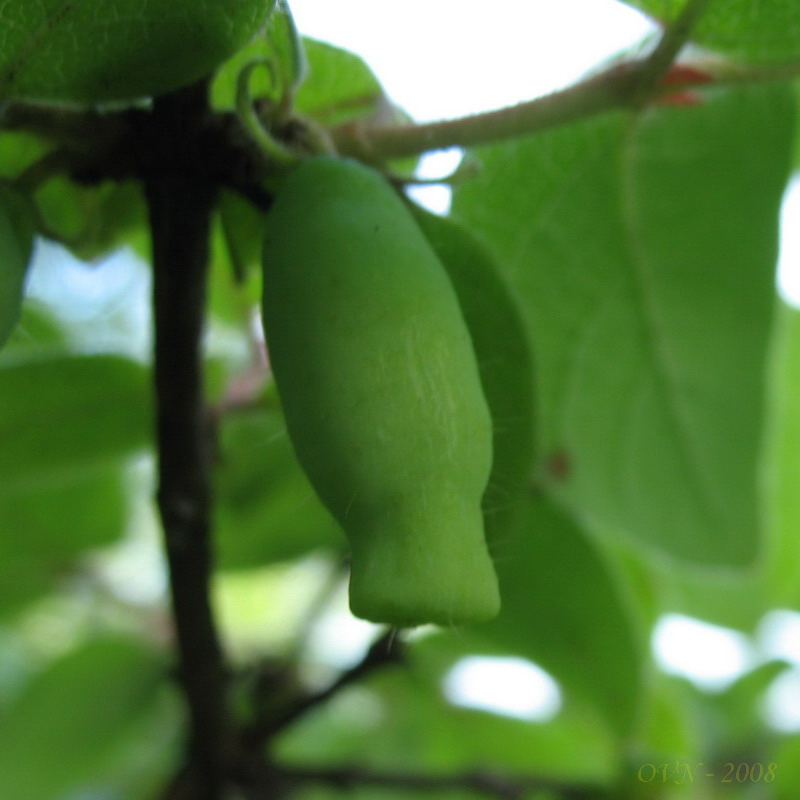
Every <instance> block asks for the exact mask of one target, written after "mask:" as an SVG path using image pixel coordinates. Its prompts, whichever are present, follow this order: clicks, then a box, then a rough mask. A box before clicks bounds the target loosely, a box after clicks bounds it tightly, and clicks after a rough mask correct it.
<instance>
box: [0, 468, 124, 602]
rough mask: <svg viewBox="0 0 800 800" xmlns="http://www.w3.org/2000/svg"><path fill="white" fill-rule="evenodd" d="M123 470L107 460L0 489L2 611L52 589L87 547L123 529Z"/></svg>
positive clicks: (112, 537)
mask: <svg viewBox="0 0 800 800" xmlns="http://www.w3.org/2000/svg"><path fill="white" fill-rule="evenodd" d="M126 521H127V502H126V496H125V486H124V482H123V470H122V468H121V465H119V464H113V465H111V464H107V463H106V464H103V465H102V466H101V467H99V468H95V469H93V470H91V471H89V472H88V473H87V472H83V471H81V472H79V473H78V474H62V475H61V476H59V478H58V479H56V480H51V481H48V482H47V483H45V484H41V483H39V484H35V485H32V486H31V485H29V486H23V487H18V488H16V489H14V488H9V487H8V486H4V487H3V488H2V490H0V617H2V616H9V615H11V614H13V613H15V612H17V611H19V610H20V609H21V608H22V607H23V606H24V605H26V604H28V603H30V602H31V601H32V600H34V599H36V598H37V597H38V596H40V595H42V594H44V593H46V592H49V591H52V589H53V588H54V586H55V585H56V584H57V582H58V581H59V579H60V578H62V577H65V576H67V575H68V574H69V569H70V567H71V566H72V564H73V562H74V561H75V559H77V558H78V557H80V556H81V555H83V554H84V553H85V552H86V551H87V550H90V549H92V548H97V547H102V546H106V545H109V544H112V543H113V542H114V541H116V540H117V539H119V537H120V536H121V535H122V534H123V533H124V530H125V523H126Z"/></svg>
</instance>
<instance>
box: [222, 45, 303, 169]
mask: <svg viewBox="0 0 800 800" xmlns="http://www.w3.org/2000/svg"><path fill="white" fill-rule="evenodd" d="M257 67H263V68H265V69H266V70H267V72H268V73H269V76H270V79H271V80H272V83H273V85H277V83H278V81H277V79H276V74H275V67H274V65H273V64H272V62H270V61H268V60H266V59H257V60H255V61H250V62H248V63H247V64H245V65H244V66H243V67H242V69H241V70H240V72H239V74H238V76H237V77H236V110H237V112H238V114H239V117H240V118H241V120H242V122H243V124H244V126H245V128H247V130H248V132H249V133H250V135H251V136H252V137H253V139H254V140H255V141H256V142H257V143H258V145H259V146H260V147H261V148H262V150H263V151H264V152H265V153H266V154H267V155H268V156H269V157H270V159H272V160H273V161H275V162H276V163H278V164H282V165H286V166H289V165H292V164H295V163H297V161H298V158H297V156H295V155H294V154H293V153H292V152H291V151H290V150H288V149H287V148H286V147H284V146H283V145H282V144H281V143H280V142H279V141H278V140H277V139H275V137H274V136H273V135H272V134H271V133H270V131H269V129H268V128H267V127H266V126H265V125H264V123H263V121H262V120H261V118H260V117H259V115H258V113H257V112H256V108H255V104H254V102H253V95H252V92H251V91H250V78H251V76H252V74H253V71H254V70H255V69H256V68H257Z"/></svg>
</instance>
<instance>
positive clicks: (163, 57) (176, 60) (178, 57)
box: [0, 0, 275, 103]
mask: <svg viewBox="0 0 800 800" xmlns="http://www.w3.org/2000/svg"><path fill="white" fill-rule="evenodd" d="M274 1H275V0H140V2H137V3H132V2H131V1H130V0H38V1H37V2H30V0H8V2H4V3H0V97H4V98H15V99H24V100H45V101H67V102H74V103H99V102H107V101H125V100H135V99H137V98H141V97H149V96H154V95H158V94H164V93H166V92H170V91H173V90H175V89H179V88H180V87H181V86H186V85H188V84H190V83H193V82H194V81H197V80H200V79H201V78H204V77H205V76H207V75H209V74H211V73H212V72H213V71H214V70H215V69H216V68H217V66H218V65H219V64H221V63H222V62H223V61H224V60H225V59H227V58H228V57H230V56H231V55H233V54H234V53H235V52H236V51H237V50H238V49H239V48H240V47H241V46H243V45H244V44H245V43H247V41H249V40H250V39H251V38H252V36H253V35H254V34H255V33H256V31H257V30H258V29H259V28H260V27H261V26H262V25H263V24H264V23H265V21H266V19H267V17H268V15H269V12H270V10H271V9H272V6H273V5H274Z"/></svg>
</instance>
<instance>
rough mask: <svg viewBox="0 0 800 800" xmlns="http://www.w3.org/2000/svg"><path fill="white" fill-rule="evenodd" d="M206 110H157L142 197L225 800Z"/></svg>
mask: <svg viewBox="0 0 800 800" xmlns="http://www.w3.org/2000/svg"><path fill="white" fill-rule="evenodd" d="M206 110H207V106H206V96H205V88H204V87H192V88H190V89H189V90H184V91H182V92H178V93H175V94H174V95H167V96H164V97H161V98H158V99H157V100H156V101H155V103H154V109H153V117H152V130H151V131H150V136H149V137H148V139H149V141H148V142H147V144H148V145H149V146H150V148H152V150H151V152H150V154H149V155H150V156H152V157H153V166H152V170H151V174H149V176H148V177H147V178H146V179H145V195H146V197H147V203H148V209H149V215H150V226H151V232H152V241H153V273H154V277H153V282H154V290H153V304H154V311H155V390H156V403H157V420H156V423H157V424H156V428H157V444H158V473H159V488H158V506H159V511H160V513H161V518H162V522H163V526H164V534H165V543H166V551H167V560H168V564H169V573H170V592H171V596H172V606H173V613H174V618H175V628H176V633H177V641H178V654H179V678H180V682H181V686H182V688H183V691H184V694H185V697H186V702H187V705H188V709H189V745H188V746H189V752H188V762H189V771H190V773H191V775H192V776H193V778H194V780H193V783H194V788H193V791H194V792H195V793H194V794H193V795H192V797H193V800H221V798H222V783H223V777H222V776H223V760H224V750H225V740H226V726H227V720H226V709H225V669H224V665H223V659H222V652H221V647H220V643H219V641H218V637H217V630H216V626H215V623H214V618H213V613H212V609H211V605H210V599H209V589H210V586H209V584H210V576H211V569H212V556H211V543H210V524H211V523H210V517H211V488H210V487H211V482H210V459H209V441H208V427H207V417H206V412H205V408H204V404H203V373H202V355H201V341H202V334H203V319H204V312H205V296H206V273H207V269H208V238H209V229H210V221H211V214H212V210H213V207H214V200H215V197H216V187H215V186H214V185H213V184H210V183H208V182H207V181H206V180H205V179H204V178H203V177H202V176H195V177H193V176H192V174H191V171H190V170H191V166H190V165H191V159H192V158H193V154H192V153H191V152H190V151H191V147H187V145H186V142H187V141H191V140H192V138H193V137H196V136H197V135H198V130H200V129H202V127H203V124H204V120H205V114H206ZM186 151H189V152H186Z"/></svg>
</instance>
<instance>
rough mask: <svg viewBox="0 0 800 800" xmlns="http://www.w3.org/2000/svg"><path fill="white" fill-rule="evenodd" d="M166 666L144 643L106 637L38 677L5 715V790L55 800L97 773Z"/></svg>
mask: <svg viewBox="0 0 800 800" xmlns="http://www.w3.org/2000/svg"><path fill="white" fill-rule="evenodd" d="M161 672H162V666H161V664H160V663H159V660H158V659H157V658H156V657H155V656H154V654H153V653H151V652H149V651H147V650H145V649H144V648H143V647H142V646H141V645H139V644H136V643H134V642H131V641H127V640H123V639H101V640H97V641H95V642H92V643H91V644H89V645H86V646H85V647H83V648H81V649H79V650H77V651H75V652H73V653H70V654H69V655H67V656H66V657H64V658H62V659H61V660H59V661H58V662H56V663H55V664H53V665H52V666H51V667H49V668H48V669H47V670H46V671H45V672H44V673H42V674H41V675H38V676H37V677H36V678H34V679H33V681H32V682H31V684H30V685H29V686H28V687H27V689H26V690H25V691H24V692H23V693H22V694H21V696H19V697H18V698H17V700H16V702H15V703H14V704H13V705H12V706H10V707H9V708H8V709H7V711H6V714H5V715H4V717H3V719H2V720H0V797H4V798H9V800H10V799H11V798H25V800H54V799H55V798H60V797H65V796H67V793H68V791H69V790H74V789H76V788H77V787H78V786H79V785H80V783H81V782H86V781H90V780H92V779H93V778H94V777H95V775H94V772H95V770H96V769H97V767H98V766H99V765H101V764H102V763H103V761H104V759H105V758H106V757H107V755H108V754H109V753H110V752H111V751H112V750H113V748H114V746H115V745H116V744H117V742H118V741H119V740H120V739H121V738H122V737H124V736H125V735H126V733H127V729H128V728H129V726H131V725H132V724H134V723H135V721H136V719H137V717H138V716H139V715H140V714H141V713H142V711H143V709H145V708H146V707H147V705H148V704H149V703H150V702H152V700H153V699H154V693H155V690H156V689H157V687H158V684H159V679H160V677H161Z"/></svg>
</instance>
